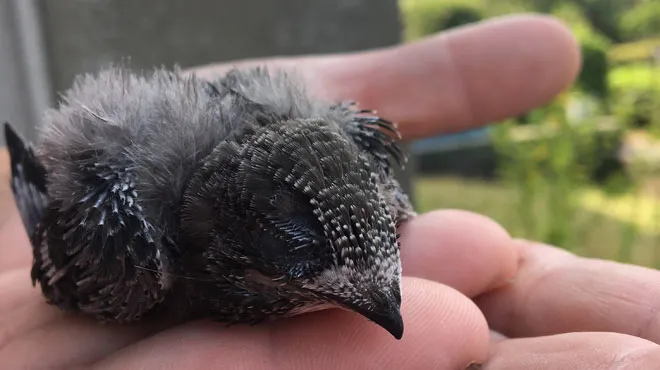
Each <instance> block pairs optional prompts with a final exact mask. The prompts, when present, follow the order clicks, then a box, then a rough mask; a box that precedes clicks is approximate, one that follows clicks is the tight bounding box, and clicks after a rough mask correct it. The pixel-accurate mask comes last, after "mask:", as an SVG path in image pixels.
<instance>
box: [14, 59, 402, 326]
mask: <svg viewBox="0 0 660 370" xmlns="http://www.w3.org/2000/svg"><path fill="white" fill-rule="evenodd" d="M374 114H375V113H374V112H371V111H366V110H358V109H357V108H356V106H355V104H353V103H340V104H334V105H331V104H326V103H324V102H322V101H321V100H317V99H315V98H313V97H311V96H310V95H308V94H307V92H306V91H305V89H304V88H303V84H302V83H300V82H299V81H298V80H296V78H294V77H293V76H292V75H289V74H287V73H285V72H283V71H268V70H266V69H263V68H255V69H250V70H246V71H239V70H233V71H231V72H229V73H228V74H227V75H225V76H224V77H222V78H220V79H218V80H216V81H213V82H207V81H203V80H201V79H198V78H196V77H194V76H184V75H183V74H181V73H180V71H178V70H175V71H168V70H165V69H157V70H153V71H151V72H149V73H144V74H134V73H132V72H130V71H129V70H127V69H125V68H114V67H113V68H109V69H105V70H103V71H101V72H100V73H98V74H95V75H84V76H81V77H79V78H78V79H77V80H76V82H75V83H74V85H73V87H72V88H71V89H70V90H69V91H68V92H67V93H66V94H65V95H64V96H63V101H62V103H61V104H60V106H59V107H58V109H56V110H51V111H49V112H48V114H47V116H46V120H45V124H44V125H43V126H42V127H40V128H39V136H38V140H37V142H36V143H35V145H34V147H32V146H30V145H28V144H27V143H25V142H24V141H23V139H22V138H21V137H20V136H19V135H18V134H17V133H16V132H14V130H13V129H12V128H11V127H10V126H9V124H6V126H5V135H6V142H7V146H8V148H9V153H10V158H11V169H12V184H11V185H12V189H13V192H14V196H15V199H16V203H17V205H18V209H19V211H20V213H21V216H22V219H23V223H24V225H25V228H26V230H27V233H28V235H29V237H30V240H31V243H32V246H33V252H34V263H33V267H32V280H33V284H36V283H37V282H38V283H39V284H40V286H41V289H42V292H43V294H44V295H45V297H46V298H47V299H48V301H49V302H51V303H52V304H55V305H57V306H59V307H60V308H61V309H63V310H65V311H69V312H78V313H82V314H87V315H92V316H94V317H97V318H100V319H103V320H112V321H118V322H132V321H135V320H139V319H140V318H141V317H143V316H145V315H146V314H149V313H153V312H156V311H161V310H165V311H171V312H173V313H175V314H176V315H177V317H183V318H200V317H211V318H214V319H216V320H218V321H222V322H226V323H229V324H239V323H251V324H254V323H259V322H262V321H265V320H271V319H276V318H279V317H286V316H292V315H297V314H300V313H303V312H309V311H313V310H318V309H324V308H328V307H339V308H344V309H348V310H352V311H355V312H357V313H359V314H361V315H363V316H365V317H367V318H368V319H370V320H372V321H374V322H375V323H377V324H378V325H380V326H382V327H383V328H385V329H386V330H388V331H389V332H390V333H391V334H392V335H393V336H394V337H396V338H401V337H402V335H403V321H402V319H401V315H400V305H401V288H400V284H401V264H400V260H399V245H398V235H397V230H396V228H397V226H398V224H399V223H401V222H403V221H405V220H406V219H408V218H409V217H411V216H413V215H414V211H413V210H412V207H411V205H410V202H409V201H408V198H407V197H406V195H405V194H404V193H403V191H402V189H401V188H400V186H399V184H398V183H397V182H396V180H395V179H394V178H393V174H392V169H391V165H392V163H394V162H396V163H397V164H402V161H403V160H404V159H405V158H404V156H403V155H402V153H401V151H400V150H399V148H398V147H397V143H396V139H395V137H394V136H398V131H397V130H396V127H395V125H394V124H393V123H391V122H388V121H386V120H384V119H382V118H379V117H377V116H375V115H374Z"/></svg>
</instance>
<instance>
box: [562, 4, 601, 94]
mask: <svg viewBox="0 0 660 370" xmlns="http://www.w3.org/2000/svg"><path fill="white" fill-rule="evenodd" d="M552 13H553V15H554V16H556V17H558V18H560V19H562V20H564V21H565V22H567V23H568V24H569V27H570V28H571V30H572V32H573V34H574V35H575V37H576V38H577V40H578V41H579V43H580V48H581V53H582V69H581V70H580V74H579V76H578V78H577V81H576V87H579V88H580V89H581V90H582V91H584V92H586V93H588V94H591V95H592V96H595V97H597V98H600V99H604V100H605V99H607V97H608V96H609V86H608V82H607V78H608V77H607V76H608V73H609V58H608V54H607V53H608V48H609V47H610V41H609V40H608V39H607V38H606V37H604V36H603V35H601V34H600V33H599V32H598V31H596V30H594V28H593V27H592V26H591V24H590V23H589V21H588V20H587V19H586V18H585V17H584V16H583V14H582V12H581V10H580V7H579V6H577V5H575V4H571V3H560V4H559V5H556V6H555V7H554V9H553V12H552Z"/></svg>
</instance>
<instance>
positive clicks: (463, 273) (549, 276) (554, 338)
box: [0, 16, 660, 370]
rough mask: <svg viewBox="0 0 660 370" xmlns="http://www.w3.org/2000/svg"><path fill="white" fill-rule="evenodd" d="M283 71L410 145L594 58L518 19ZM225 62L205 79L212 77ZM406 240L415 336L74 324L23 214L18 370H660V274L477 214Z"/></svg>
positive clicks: (342, 324) (15, 301) (525, 101)
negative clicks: (33, 273)
mask: <svg viewBox="0 0 660 370" xmlns="http://www.w3.org/2000/svg"><path fill="white" fill-rule="evenodd" d="M269 62H270V63H273V64H278V65H283V66H285V67H291V66H296V67H298V68H300V69H302V71H303V72H304V74H305V76H307V79H308V81H309V84H310V86H311V87H313V88H314V89H315V90H316V91H318V92H321V93H322V94H324V96H326V97H329V98H335V99H336V98H357V100H358V101H359V102H360V103H361V105H363V106H365V107H369V108H376V109H378V110H379V111H380V113H381V114H382V115H383V116H385V117H388V118H390V119H392V120H395V121H398V122H399V123H400V125H401V129H402V131H403V134H404V136H405V137H406V138H408V139H410V138H418V137H425V136H429V135H433V134H437V133H440V132H451V131H455V130H459V129H467V128H473V127H477V126H480V125H483V124H486V123H488V122H492V121H495V120H498V119H501V118H504V117H507V116H510V115H515V114H517V113H520V112H523V111H525V110H528V109H531V108H534V107H536V106H539V105H541V104H543V103H545V102H547V101H548V100H549V99H551V98H552V97H553V96H555V95H556V94H558V93H560V92H561V91H563V90H565V89H566V88H567V87H568V86H569V85H570V84H571V83H572V81H573V80H574V78H575V76H576V74H577V71H578V69H579V54H578V47H577V45H576V43H575V41H574V39H573V37H572V36H571V35H570V33H569V32H568V31H567V30H566V28H565V27H564V26H563V25H561V24H559V23H557V22H556V21H554V20H552V19H549V18H545V17H540V16H516V17H507V18H500V19H497V20H493V21H489V22H484V23H481V24H479V25H475V26H472V27H468V28H463V29H459V30H455V31H451V32H447V33H444V34H441V35H437V36H433V37H430V38H428V39H425V40H422V41H420V42H418V43H414V44H411V45H406V46H398V47H393V48H389V49H381V50H374V51H367V52H363V53H355V54H347V55H331V56H315V57H304V58H298V59H274V60H270V61H269ZM247 63H254V61H251V62H247ZM226 68H228V66H226V65H225V66H212V67H211V66H209V67H205V68H201V69H200V70H199V71H200V72H201V73H203V74H204V75H206V76H211V75H213V74H215V73H221V72H222V71H223V70H226ZM11 207H13V204H12V205H11ZM401 233H402V237H401V238H402V239H401V241H402V259H403V270H404V276H405V278H404V282H403V308H402V313H403V318H404V322H405V323H406V329H405V334H404V337H403V339H402V340H401V341H396V340H395V339H393V338H392V337H391V336H390V335H389V334H388V333H387V332H385V331H384V330H382V329H381V328H379V327H377V326H375V325H374V324H372V323H370V322H368V321H366V320H364V319H363V318H362V317H360V316H359V315H357V314H354V313H351V312H345V311H339V310H327V311H322V312H315V313H311V314H306V315H302V316H298V317H295V318H291V319H286V320H281V321H278V322H276V323H272V324H268V325H260V326H253V327H244V326H236V327H231V328H225V327H223V326H222V325H217V324H212V323H208V322H204V321H200V322H191V323H188V324H184V325H182V326H178V327H170V328H167V327H163V325H164V324H162V323H155V322H145V323H143V324H141V325H136V326H131V327H119V326H114V325H105V326H100V325H97V324H96V323H94V322H92V321H90V320H88V319H84V318H80V317H69V316H66V315H64V314H62V313H61V312H59V311H58V310H57V309H56V308H54V307H51V306H49V305H47V304H45V303H44V301H43V298H42V297H41V295H40V293H39V291H38V289H35V288H33V287H32V286H31V285H30V283H29V264H30V262H31V256H30V252H29V248H30V247H29V244H28V241H27V238H26V236H25V234H24V232H23V229H22V225H21V223H20V220H19V218H18V216H17V215H16V214H15V212H14V214H12V217H11V218H10V219H9V220H8V221H7V222H6V223H5V224H4V226H3V227H2V229H0V246H2V248H0V292H2V299H1V300H0V363H2V364H3V366H6V367H7V368H11V369H21V368H43V367H48V368H67V369H72V368H76V367H80V368H92V369H125V368H143V369H147V368H159V369H160V368H162V369H170V368H171V369H182V368H190V369H193V368H195V369H196V368H216V367H221V368H232V369H307V368H316V369H335V368H341V369H401V368H406V369H464V368H466V367H467V366H468V365H469V364H470V363H472V362H485V365H484V368H485V369H488V370H494V369H561V368H567V369H568V368H579V369H613V368H616V369H650V368H656V367H657V366H658V365H657V364H658V363H660V347H658V345H657V344H656V343H658V341H660V327H659V325H660V321H659V320H658V315H657V312H658V307H660V287H659V286H658V284H657V281H660V272H657V271H655V270H650V269H645V268H641V267H636V266H630V265H625V264H620V263H614V262H607V261H600V260H592V259H585V258H580V257H577V256H574V255H571V254H568V253H566V252H564V251H561V250H560V249H558V248H555V247H552V246H546V245H539V244H537V243H534V242H531V241H524V240H513V239H511V237H510V236H509V235H508V234H507V233H506V231H505V230H503V229H502V228H501V227H500V226H499V225H497V224H496V223H495V222H493V221H491V220H489V219H487V218H485V217H483V216H480V215H476V214H472V213H467V212H462V211H455V210H442V211H435V212H431V213H428V214H424V215H421V216H420V217H418V218H417V219H415V220H414V221H412V222H411V223H409V224H406V225H405V226H403V227H402V230H401ZM597 332H598V333H597ZM602 332H606V333H602ZM44 359H48V363H45V362H44V361H45V360H44Z"/></svg>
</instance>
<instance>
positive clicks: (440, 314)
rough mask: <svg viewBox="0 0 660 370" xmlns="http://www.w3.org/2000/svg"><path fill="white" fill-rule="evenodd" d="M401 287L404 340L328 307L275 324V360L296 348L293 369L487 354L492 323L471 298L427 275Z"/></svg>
mask: <svg viewBox="0 0 660 370" xmlns="http://www.w3.org/2000/svg"><path fill="white" fill-rule="evenodd" d="M402 288H403V289H402V295H403V297H402V308H401V313H402V316H403V320H404V334H403V338H402V339H401V340H396V339H395V338H393V337H392V336H391V335H390V334H389V333H387V332H386V331H385V330H383V329H382V328H380V327H378V326H377V325H375V324H373V323H371V322H369V321H367V320H366V319H364V318H363V317H362V316H360V315H358V314H355V313H353V312H347V311H340V310H328V311H324V312H318V313H314V314H311V315H303V316H299V317H296V318H293V319H292V320H291V321H290V322H280V323H278V324H276V326H277V329H276V330H275V332H274V333H275V334H274V337H273V339H274V340H273V341H272V343H277V344H278V345H279V347H277V349H275V351H274V353H277V354H281V355H282V357H281V358H280V359H279V360H278V361H277V362H278V363H286V361H287V360H290V359H287V358H284V357H285V356H290V354H292V353H296V352H297V353H298V354H299V356H298V357H299V358H298V360H297V361H296V362H295V366H291V367H289V368H315V369H317V368H341V369H344V368H355V369H400V368H415V369H418V368H419V369H435V368H439V369H453V368H461V367H463V368H464V367H466V366H467V365H468V364H469V363H471V362H475V361H476V362H478V361H483V360H484V359H485V358H486V356H487V354H488V348H489V335H490V334H489V330H488V325H487V323H486V320H485V318H484V317H483V315H482V314H481V312H480V311H479V309H478V307H477V306H476V305H475V304H474V303H473V302H472V301H471V300H469V299H467V298H466V297H465V296H463V295H462V294H461V293H459V292H458V291H456V290H454V289H452V288H450V287H447V286H443V285H440V284H437V283H434V282H431V281H428V280H424V279H418V278H404V280H403V287H402ZM338 354H341V356H339V357H338ZM323 366H326V367H323Z"/></svg>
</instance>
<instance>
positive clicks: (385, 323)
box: [335, 289, 403, 339]
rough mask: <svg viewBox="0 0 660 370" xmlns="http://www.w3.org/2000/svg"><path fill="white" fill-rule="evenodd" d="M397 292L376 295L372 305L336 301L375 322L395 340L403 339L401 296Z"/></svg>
mask: <svg viewBox="0 0 660 370" xmlns="http://www.w3.org/2000/svg"><path fill="white" fill-rule="evenodd" d="M395 292H396V293H395ZM395 292H387V293H381V292H378V293H374V294H373V295H372V297H373V298H372V301H371V302H370V304H356V303H353V302H349V301H347V300H345V299H343V300H337V299H335V302H337V303H338V304H340V305H341V306H343V307H344V308H346V309H348V310H351V311H354V312H356V313H359V314H360V315H362V316H364V317H366V318H367V319H369V320H371V321H373V322H374V323H376V324H377V325H379V326H380V327H382V328H383V329H385V330H387V331H388V332H389V333H390V334H392V336H393V337H394V338H396V339H401V338H402V337H403V318H402V317H401V308H400V305H401V296H400V293H398V289H397V290H396V291H395Z"/></svg>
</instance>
